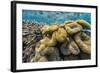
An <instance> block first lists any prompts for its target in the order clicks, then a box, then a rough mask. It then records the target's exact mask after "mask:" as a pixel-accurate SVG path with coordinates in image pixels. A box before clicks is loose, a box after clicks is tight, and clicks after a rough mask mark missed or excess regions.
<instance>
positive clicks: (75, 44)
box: [23, 20, 91, 62]
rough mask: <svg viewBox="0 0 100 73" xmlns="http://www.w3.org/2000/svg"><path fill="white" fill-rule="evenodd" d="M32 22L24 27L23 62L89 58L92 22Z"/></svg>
mask: <svg viewBox="0 0 100 73" xmlns="http://www.w3.org/2000/svg"><path fill="white" fill-rule="evenodd" d="M32 26H33V25H32ZM32 26H29V25H27V26H25V25H24V27H23V62H47V61H63V60H82V59H90V57H91V35H90V34H91V33H90V32H89V31H87V30H91V25H90V24H89V23H87V22H86V21H84V20H76V21H65V23H64V24H63V25H60V24H52V25H51V26H49V25H39V26H37V25H34V27H36V26H37V27H36V29H35V28H34V29H33V28H32ZM26 30H27V32H25V31H26Z"/></svg>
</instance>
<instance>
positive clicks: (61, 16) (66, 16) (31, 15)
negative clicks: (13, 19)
mask: <svg viewBox="0 0 100 73" xmlns="http://www.w3.org/2000/svg"><path fill="white" fill-rule="evenodd" d="M78 19H84V20H86V21H87V22H88V23H91V13H80V12H58V11H57V12H56V11H36V10H22V20H23V21H25V22H27V21H31V22H34V23H38V24H49V25H50V24H52V23H59V24H63V23H64V22H65V21H68V20H78Z"/></svg>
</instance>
